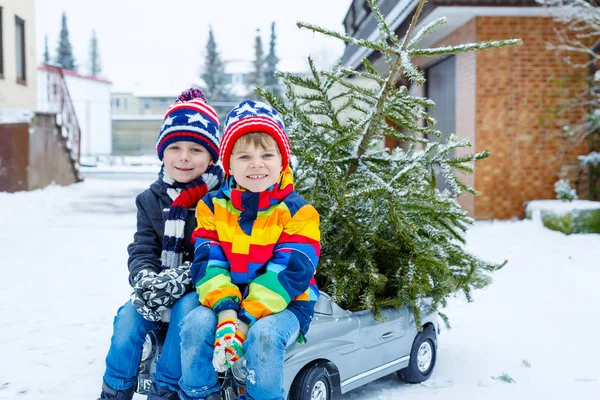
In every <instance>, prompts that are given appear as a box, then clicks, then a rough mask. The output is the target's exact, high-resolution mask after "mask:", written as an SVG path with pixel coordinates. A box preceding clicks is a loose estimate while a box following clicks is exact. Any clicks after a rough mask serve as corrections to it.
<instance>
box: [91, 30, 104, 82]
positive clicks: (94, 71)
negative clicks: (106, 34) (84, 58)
mask: <svg viewBox="0 0 600 400" xmlns="http://www.w3.org/2000/svg"><path fill="white" fill-rule="evenodd" d="M89 63H90V64H89V65H90V67H89V68H90V75H91V76H98V75H100V72H102V66H101V65H100V51H99V50H98V39H97V38H96V30H92V38H91V39H90V61H89Z"/></svg>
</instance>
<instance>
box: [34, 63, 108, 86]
mask: <svg viewBox="0 0 600 400" xmlns="http://www.w3.org/2000/svg"><path fill="white" fill-rule="evenodd" d="M38 70H40V71H48V72H53V73H56V74H58V73H60V70H61V68H60V67H58V66H54V65H47V64H45V65H40V66H38ZM62 73H63V74H64V75H69V76H74V77H77V78H82V79H89V80H92V81H96V82H101V83H108V84H111V85H112V82H111V81H109V80H106V79H102V78H98V77H96V76H91V75H83V74H78V73H77V72H75V71H71V70H68V69H63V70H62Z"/></svg>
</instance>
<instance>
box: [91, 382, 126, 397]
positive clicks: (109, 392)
mask: <svg viewBox="0 0 600 400" xmlns="http://www.w3.org/2000/svg"><path fill="white" fill-rule="evenodd" d="M134 393H135V385H133V386H132V387H130V388H129V389H125V390H116V389H113V388H111V387H110V386H108V385H107V384H106V382H102V393H100V398H99V399H98V400H101V399H108V400H131V399H132V398H133V394H134Z"/></svg>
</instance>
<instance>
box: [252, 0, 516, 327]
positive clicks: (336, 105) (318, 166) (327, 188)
mask: <svg viewBox="0 0 600 400" xmlns="http://www.w3.org/2000/svg"><path fill="white" fill-rule="evenodd" d="M368 3H369V6H370V7H371V9H372V10H373V13H374V15H375V17H376V18H377V21H378V22H379V25H378V26H379V31H380V38H379V40H378V41H376V42H374V41H369V40H362V39H361V40H358V39H355V38H353V37H350V36H347V35H345V34H341V33H337V32H333V31H329V30H325V29H322V28H320V27H318V26H314V25H311V24H306V23H299V24H298V26H299V27H301V28H305V29H309V30H312V31H315V32H320V33H323V34H325V35H328V36H332V37H336V38H339V39H342V40H344V41H346V42H348V43H350V44H353V45H356V46H363V47H368V48H370V49H374V50H377V51H379V52H381V53H382V54H383V56H384V57H385V60H386V62H387V64H388V66H389V75H388V76H387V77H382V76H381V75H380V74H379V73H378V72H377V71H376V70H375V69H374V68H373V67H372V66H371V64H370V63H369V61H368V60H367V59H365V60H364V61H363V63H362V68H361V69H360V70H354V69H350V68H345V67H342V66H341V64H338V65H337V66H335V67H334V68H333V69H332V70H331V71H327V72H319V71H317V69H316V67H315V66H314V63H313V62H312V60H310V59H309V65H310V68H311V71H312V76H310V77H301V76H297V75H294V74H288V73H280V74H278V75H279V76H280V77H282V78H283V81H284V85H285V88H286V97H287V101H284V100H283V99H282V98H280V97H278V96H276V95H274V94H273V93H271V92H270V91H268V90H265V89H260V90H259V94H261V95H262V96H263V97H265V98H266V99H267V100H268V101H269V102H270V103H271V105H272V106H274V107H275V108H276V109H277V110H279V111H280V112H281V113H282V115H283V117H284V120H285V122H286V127H287V131H288V133H289V135H290V138H291V140H292V146H293V151H294V154H295V156H296V161H295V163H294V165H293V167H294V173H295V184H296V190H298V192H300V193H301V194H302V195H303V196H304V197H305V198H306V199H307V200H308V201H309V202H310V203H312V204H313V205H314V206H315V207H316V208H317V210H318V211H319V214H320V216H321V234H322V243H321V245H322V253H321V258H320V262H319V267H318V270H317V277H318V282H319V285H320V288H321V290H323V291H325V292H327V293H329V294H330V295H331V296H332V297H333V299H334V300H335V301H336V302H337V303H338V304H339V305H340V306H342V307H345V308H347V309H351V310H358V309H370V310H373V311H374V312H375V314H376V315H377V314H378V311H379V309H380V307H384V306H400V305H410V306H412V308H413V312H414V314H415V317H416V319H417V326H420V315H421V314H420V313H421V311H422V310H423V309H425V307H431V309H435V310H438V309H439V307H440V306H445V305H446V300H447V298H448V297H449V296H451V295H453V294H455V293H457V292H463V293H464V294H465V295H466V298H467V299H468V300H471V293H472V290H473V289H477V288H481V287H484V286H486V285H488V284H489V283H490V282H491V273H492V272H493V271H495V270H497V269H499V268H501V267H502V266H503V265H504V264H503V263H502V264H493V263H489V262H486V261H483V260H480V259H479V258H478V257H476V256H475V255H473V254H470V253H469V252H468V251H467V249H466V248H465V232H466V229H467V228H468V226H469V225H471V224H472V223H473V220H472V219H471V218H470V217H469V216H468V215H467V213H466V212H465V211H463V210H462V209H461V208H460V206H459V204H458V203H457V202H456V197H457V196H459V195H464V194H471V195H474V194H475V193H476V191H475V189H474V188H472V187H470V186H468V185H466V184H465V183H464V182H462V181H461V180H460V179H459V178H458V177H457V174H458V173H470V172H472V171H473V162H475V161H478V160H481V159H484V158H486V157H488V156H489V152H487V151H484V152H481V153H474V154H471V155H467V156H461V157H456V156H454V154H456V152H455V150H456V149H457V148H461V147H468V146H470V144H469V142H467V141H465V140H459V139H458V138H457V137H456V136H455V135H449V137H448V139H447V141H446V142H441V141H440V140H436V138H437V139H439V138H441V132H439V131H438V130H436V129H435V121H434V120H433V119H432V118H431V117H430V116H429V115H428V113H427V109H430V108H433V107H434V106H435V104H434V103H433V102H432V101H430V100H428V99H426V98H422V97H415V96H412V95H411V94H409V91H408V88H407V86H404V85H401V84H400V83H399V82H401V78H405V79H406V80H407V81H408V82H409V83H410V84H414V85H422V84H423V83H424V82H425V77H424V74H423V72H422V71H421V70H419V69H418V68H416V67H415V65H414V64H413V62H412V58H413V57H416V56H440V55H445V54H456V53H460V52H465V51H472V50H481V49H491V48H498V47H504V46H509V45H515V44H520V41H519V40H508V41H492V42H482V43H474V44H467V45H461V46H448V47H443V48H420V47H418V44H419V43H420V41H421V39H423V38H424V37H425V36H426V35H427V34H428V33H430V32H431V31H432V30H434V29H436V28H438V27H439V26H440V25H442V24H443V23H445V21H446V20H445V18H438V19H436V20H434V21H433V22H431V23H430V24H428V25H426V26H424V27H423V28H422V29H421V30H419V31H418V32H416V33H415V32H414V31H415V25H416V23H417V21H418V18H419V15H420V13H421V10H422V8H423V4H424V3H425V0H421V1H420V3H419V4H418V6H417V9H416V11H415V14H414V17H413V19H412V22H411V25H410V27H409V28H408V30H407V32H406V34H405V35H404V37H403V38H400V37H398V36H397V35H396V34H395V33H394V32H393V31H392V30H391V29H390V28H389V26H388V25H387V23H386V22H385V19H384V16H383V15H382V14H381V13H380V11H379V10H378V9H377V6H376V0H368ZM348 77H353V79H348ZM423 122H424V123H423ZM385 137H389V138H392V139H395V140H398V141H400V142H403V143H405V144H406V146H403V147H398V148H395V149H393V150H389V149H385V148H382V147H383V146H382V142H383V140H384V138H385ZM436 170H439V171H441V174H442V176H443V178H444V179H445V180H446V181H447V183H448V185H449V186H450V188H451V191H443V192H440V191H439V190H438V189H437V188H436V176H435V171H436ZM424 298H431V299H432V301H431V303H430V302H428V301H427V302H426V301H423V299H424ZM426 304H427V305H426ZM441 315H442V317H443V318H444V320H445V321H446V323H447V318H446V317H445V315H443V314H441Z"/></svg>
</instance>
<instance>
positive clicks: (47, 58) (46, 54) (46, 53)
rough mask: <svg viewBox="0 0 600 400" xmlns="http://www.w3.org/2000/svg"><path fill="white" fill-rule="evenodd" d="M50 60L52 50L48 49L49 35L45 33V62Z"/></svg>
mask: <svg viewBox="0 0 600 400" xmlns="http://www.w3.org/2000/svg"><path fill="white" fill-rule="evenodd" d="M49 62H50V52H49V51H48V35H44V64H48V63H49Z"/></svg>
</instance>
